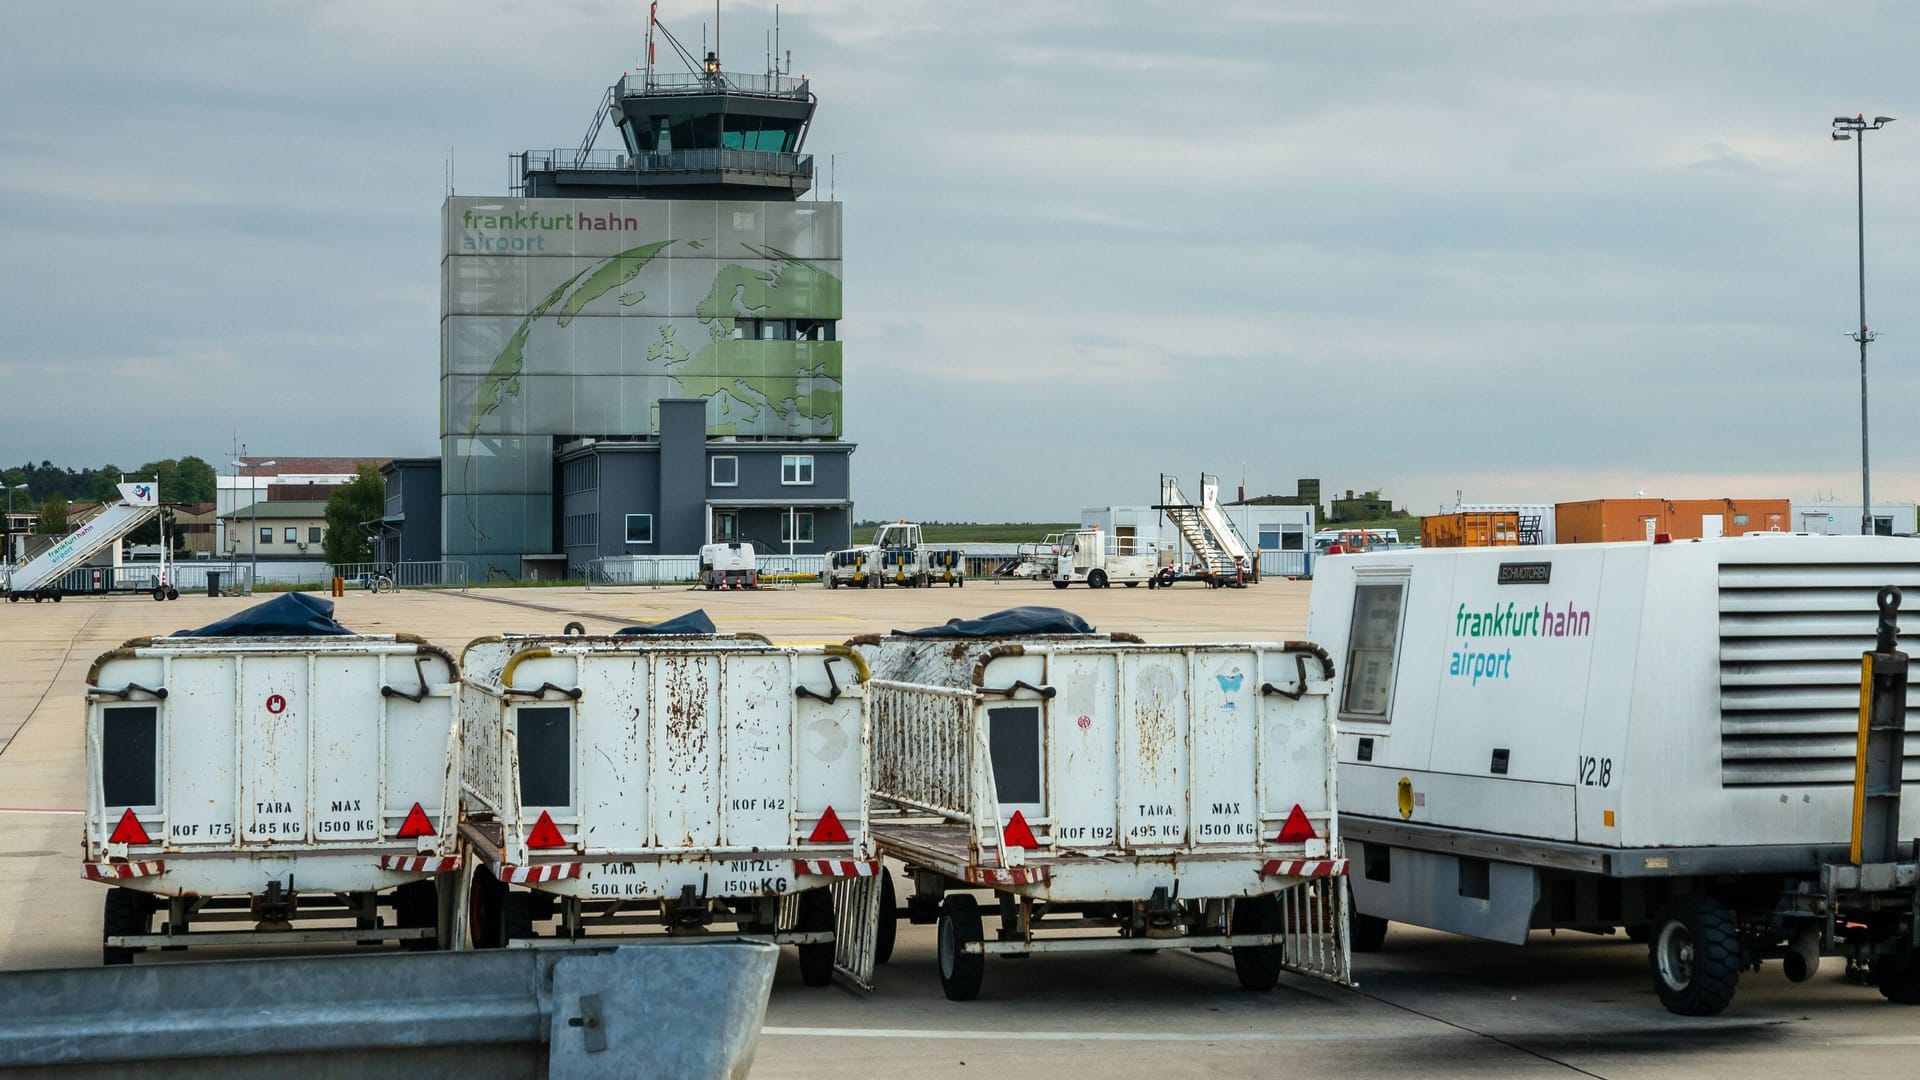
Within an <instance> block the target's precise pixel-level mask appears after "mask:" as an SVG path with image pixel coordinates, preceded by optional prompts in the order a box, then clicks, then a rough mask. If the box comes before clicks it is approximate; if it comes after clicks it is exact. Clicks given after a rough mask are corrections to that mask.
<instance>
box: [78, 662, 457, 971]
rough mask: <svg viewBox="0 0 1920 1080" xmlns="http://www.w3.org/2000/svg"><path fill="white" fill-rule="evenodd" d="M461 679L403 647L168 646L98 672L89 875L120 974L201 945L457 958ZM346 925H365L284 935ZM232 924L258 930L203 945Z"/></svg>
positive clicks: (94, 678)
mask: <svg viewBox="0 0 1920 1080" xmlns="http://www.w3.org/2000/svg"><path fill="white" fill-rule="evenodd" d="M457 681H458V668H457V667H456V666H455V665H454V662H453V659H452V657H450V656H448V655H447V654H446V653H445V652H442V651H441V650H439V649H436V648H434V647H433V646H431V645H427V644H425V643H423V642H420V641H418V640H417V639H412V638H405V637H390V636H358V635H356V636H342V637H324V638H252V639H232V638H224V639H223V638H155V639H143V640H138V641H132V642H129V643H127V644H126V645H124V646H122V647H121V648H119V649H116V650H114V651H113V652H110V653H107V654H106V655H104V656H102V657H100V658H99V659H98V660H96V661H95V662H94V665H93V668H92V669H91V670H90V671H89V672H88V676H87V685H88V690H87V701H88V708H87V821H86V837H85V857H86V861H85V865H84V872H85V873H86V875H87V877H89V878H92V879H94V880H98V881H103V882H106V883H108V884H111V885H114V886H116V888H115V889H114V891H113V892H112V893H111V894H110V896H109V899H108V902H107V927H106V956H107V960H108V962H109V963H125V962H129V961H130V960H131V954H130V951H129V950H134V949H139V948H144V947H148V946H152V945H161V944H165V945H169V946H173V945H184V944H188V943H189V938H190V939H191V943H202V942H205V943H216V942H231V943H249V942H255V941H269V942H291V941H332V940H347V941H353V940H383V939H384V940H395V939H399V940H403V941H406V942H408V943H409V944H411V945H416V946H424V947H431V946H432V945H433V944H434V943H435V941H436V940H444V939H445V937H446V934H447V923H448V919H447V915H446V913H445V912H443V911H442V910H441V906H440V904H439V900H440V897H439V896H438V895H437V894H436V890H435V882H436V880H437V879H438V878H439V877H440V876H441V875H445V874H448V873H449V872H451V871H453V870H454V869H455V868H456V866H457V841H456V835H455V834H456V828H455V821H454V813H455V808H456V805H457V802H456V799H455V796H454V791H453V786H452V785H453V775H454V774H453V764H454V762H455V761H456V760H457V759H458V748H459V729H458V727H457V726H456V725H455V723H454V708H453V699H454V686H455V684H456V683H457ZM423 826H424V827H423ZM140 835H144V836H145V837H146V838H147V839H146V842H140V840H139V839H138V837H139V836H140ZM401 886H405V887H406V888H405V889H403V890H402V891H401V892H399V893H391V894H389V895H387V896H385V897H376V894H379V893H382V892H385V891H388V890H394V889H395V888H396V887H401ZM441 892H444V893H445V894H446V895H447V896H449V897H450V896H451V892H452V890H451V889H448V890H441ZM383 904H391V905H393V906H394V907H395V909H396V910H395V913H394V915H395V918H394V920H393V922H396V923H398V924H399V925H398V926H394V925H392V924H389V925H388V926H386V927H381V926H379V925H377V923H378V920H379V916H378V910H377V909H378V907H379V906H380V905H383ZM155 915H160V916H162V917H163V921H164V923H165V927H164V932H162V933H150V932H149V931H150V930H151V929H152V926H151V924H152V922H153V916H155ZM342 918H350V919H353V920H354V921H355V922H356V923H357V924H358V925H356V926H353V927H346V928H340V927H335V928H323V929H308V928H305V927H302V928H300V929H294V928H292V927H291V926H290V925H289V924H292V923H296V922H302V923H305V922H311V921H312V920H315V919H332V920H338V919H342ZM236 922H238V923H243V924H255V923H257V924H258V925H257V926H252V927H251V928H250V929H244V930H226V931H220V930H209V929H206V926H207V925H209V924H215V925H217V924H220V923H225V924H226V925H229V926H231V925H233V924H234V923H236ZM190 929H191V931H192V932H191V934H189V933H188V932H189V930H190Z"/></svg>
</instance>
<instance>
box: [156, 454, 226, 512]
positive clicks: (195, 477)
mask: <svg viewBox="0 0 1920 1080" xmlns="http://www.w3.org/2000/svg"><path fill="white" fill-rule="evenodd" d="M214 487H215V480H214V473H213V466H211V465H209V464H207V463H206V461H205V460H203V459H201V458H197V457H194V456H193V455H191V454H189V455H187V456H186V457H183V458H181V459H180V462H179V464H178V465H176V466H175V467H174V471H173V490H172V491H168V490H167V489H166V488H161V489H160V494H161V495H162V496H163V497H165V498H166V500H167V501H168V502H177V503H210V502H212V501H214V494H215V492H214Z"/></svg>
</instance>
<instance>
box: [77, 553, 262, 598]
mask: <svg viewBox="0 0 1920 1080" xmlns="http://www.w3.org/2000/svg"><path fill="white" fill-rule="evenodd" d="M209 574H218V575H220V589H221V591H222V592H227V593H251V592H252V591H253V589H252V585H251V584H250V583H251V580H252V578H251V575H252V569H251V567H249V566H248V565H247V564H246V563H223V562H210V561H207V560H204V559H187V560H180V561H176V562H170V563H168V564H167V572H166V574H165V575H164V580H165V581H166V583H167V584H168V585H170V586H172V587H173V588H174V589H175V590H176V591H178V592H183V593H189V592H205V591H206V590H207V576H208V575H209ZM162 577H163V576H162V574H161V573H160V564H159V563H157V562H129V563H122V564H120V565H119V566H76V567H74V568H73V569H71V570H69V571H67V572H66V573H64V574H61V575H60V576H59V577H58V578H57V579H55V580H54V581H53V582H52V584H53V585H54V586H55V587H57V588H58V589H59V590H60V591H61V592H65V593H78V594H86V593H113V592H146V591H147V590H149V589H152V588H153V587H154V586H155V585H157V584H159V583H160V581H161V580H162Z"/></svg>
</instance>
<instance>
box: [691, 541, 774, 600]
mask: <svg viewBox="0 0 1920 1080" xmlns="http://www.w3.org/2000/svg"><path fill="white" fill-rule="evenodd" d="M700 584H702V585H705V586H706V587H707V589H708V590H709V591H711V590H714V589H752V588H757V587H759V584H760V572H759V570H758V568H757V567H756V565H755V559H754V550H753V545H752V544H750V543H746V542H745V541H733V542H729V543H720V544H703V545H701V547H700Z"/></svg>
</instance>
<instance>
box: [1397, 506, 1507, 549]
mask: <svg viewBox="0 0 1920 1080" xmlns="http://www.w3.org/2000/svg"><path fill="white" fill-rule="evenodd" d="M1519 544H1520V512H1519V511H1517V510H1466V511H1461V512H1460V513H1457V514H1434V515H1432V516H1430V517H1423V518H1421V519H1420V546H1421V547H1517V546H1519Z"/></svg>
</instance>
